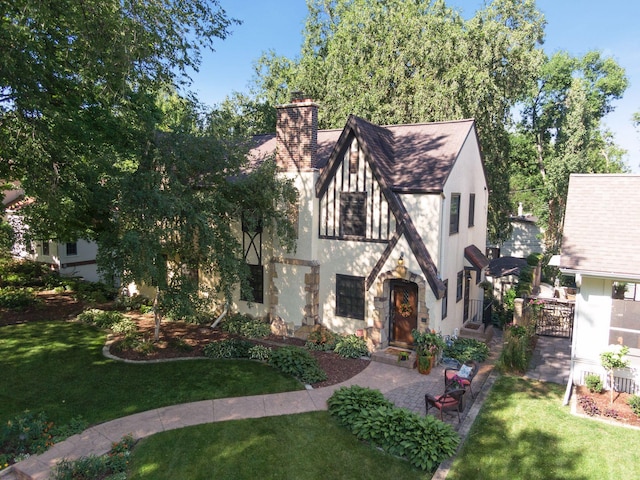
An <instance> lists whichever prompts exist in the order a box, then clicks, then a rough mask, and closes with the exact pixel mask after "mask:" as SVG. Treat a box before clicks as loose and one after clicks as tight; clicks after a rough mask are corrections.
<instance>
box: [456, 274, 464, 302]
mask: <svg viewBox="0 0 640 480" xmlns="http://www.w3.org/2000/svg"><path fill="white" fill-rule="evenodd" d="M463 279H464V272H463V271H462V270H460V271H459V272H458V279H457V280H456V302H459V301H460V300H462V284H463Z"/></svg>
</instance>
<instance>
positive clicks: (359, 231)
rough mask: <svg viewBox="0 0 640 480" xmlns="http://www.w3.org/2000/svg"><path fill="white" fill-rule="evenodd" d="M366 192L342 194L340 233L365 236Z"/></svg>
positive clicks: (345, 235)
mask: <svg viewBox="0 0 640 480" xmlns="http://www.w3.org/2000/svg"><path fill="white" fill-rule="evenodd" d="M366 200H367V194H366V192H342V193H341V194H340V235H341V236H342V237H349V236H353V237H364V236H365V234H366V227H367V209H366Z"/></svg>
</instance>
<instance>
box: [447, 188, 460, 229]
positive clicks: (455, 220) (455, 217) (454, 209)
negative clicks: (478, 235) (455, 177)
mask: <svg viewBox="0 0 640 480" xmlns="http://www.w3.org/2000/svg"><path fill="white" fill-rule="evenodd" d="M459 228H460V194H459V193H454V194H453V195H451V210H450V211H449V235H453V234H454V233H458V231H459Z"/></svg>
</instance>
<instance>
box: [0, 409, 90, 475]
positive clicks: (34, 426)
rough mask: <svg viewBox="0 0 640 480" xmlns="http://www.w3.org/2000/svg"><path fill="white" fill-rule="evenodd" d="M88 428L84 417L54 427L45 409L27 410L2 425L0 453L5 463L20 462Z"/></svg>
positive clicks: (0, 429)
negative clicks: (38, 410)
mask: <svg viewBox="0 0 640 480" xmlns="http://www.w3.org/2000/svg"><path fill="white" fill-rule="evenodd" d="M86 428H87V423H86V422H85V421H83V420H82V419H81V418H79V417H76V418H74V419H72V422H71V423H70V424H69V425H63V426H61V427H56V426H54V424H53V422H49V421H48V420H47V416H46V414H45V413H44V412H40V413H34V412H30V411H28V410H27V411H25V412H24V413H22V414H20V415H17V416H15V417H14V418H13V419H11V420H9V421H8V422H7V423H5V424H4V425H2V426H1V427H0V452H2V458H0V462H2V465H4V464H5V463H11V462H14V461H19V460H20V459H22V458H25V457H26V456H29V455H33V454H40V453H43V452H45V451H46V450H47V449H48V448H49V447H51V446H52V445H53V444H54V443H55V442H60V441H62V440H64V439H65V438H67V437H70V436H71V435H74V434H76V433H80V432H82V431H84V430H85V429H86Z"/></svg>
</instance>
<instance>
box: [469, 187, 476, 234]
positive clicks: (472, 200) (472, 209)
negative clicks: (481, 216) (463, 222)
mask: <svg viewBox="0 0 640 480" xmlns="http://www.w3.org/2000/svg"><path fill="white" fill-rule="evenodd" d="M475 216H476V194H475V193H471V194H469V226H470V227H473V226H474V225H475V221H476V219H475Z"/></svg>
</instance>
